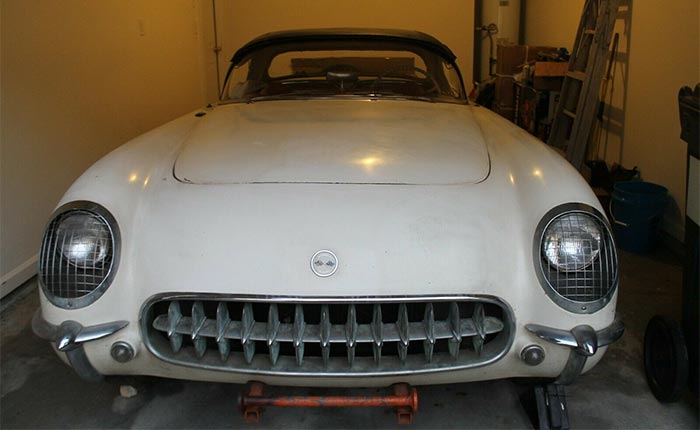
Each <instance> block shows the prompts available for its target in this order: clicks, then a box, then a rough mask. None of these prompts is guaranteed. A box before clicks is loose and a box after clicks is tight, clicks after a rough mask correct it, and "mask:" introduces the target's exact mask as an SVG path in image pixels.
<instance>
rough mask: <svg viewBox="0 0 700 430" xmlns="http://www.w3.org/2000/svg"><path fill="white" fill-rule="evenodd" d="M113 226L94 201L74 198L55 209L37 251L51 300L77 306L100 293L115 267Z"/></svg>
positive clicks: (63, 305)
mask: <svg viewBox="0 0 700 430" xmlns="http://www.w3.org/2000/svg"><path fill="white" fill-rule="evenodd" d="M108 220H109V221H108ZM110 221H111V222H110ZM115 229H116V222H114V221H113V218H112V217H111V215H110V214H109V212H107V211H106V209H104V208H102V207H101V206H99V205H97V204H95V203H90V202H74V203H70V204H68V205H66V206H64V207H62V208H60V209H59V210H58V211H57V212H56V215H55V216H54V217H53V219H52V221H51V222H50V223H49V224H48V226H47V228H46V231H45V233H44V238H43V240H42V245H41V251H40V254H39V281H40V284H41V286H42V288H43V290H44V293H45V294H46V296H47V298H48V299H49V300H50V301H52V302H53V303H54V304H57V305H59V306H62V307H69V308H77V307H82V306H85V305H87V304H89V303H91V302H92V301H94V300H96V299H97V297H99V295H100V292H101V291H104V289H106V287H107V286H108V285H107V284H108V281H109V279H108V278H109V276H110V274H111V273H112V271H113V269H114V267H115V249H116V248H115V247H117V246H118V243H116V242H117V240H116V236H115ZM117 236H118V233H117ZM97 290H99V291H97ZM91 293H95V294H92V295H91Z"/></svg>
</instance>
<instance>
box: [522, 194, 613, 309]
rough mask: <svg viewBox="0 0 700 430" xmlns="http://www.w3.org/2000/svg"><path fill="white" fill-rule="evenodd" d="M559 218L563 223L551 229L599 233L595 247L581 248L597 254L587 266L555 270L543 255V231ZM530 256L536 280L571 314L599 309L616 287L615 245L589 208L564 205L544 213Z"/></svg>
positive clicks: (597, 216)
mask: <svg viewBox="0 0 700 430" xmlns="http://www.w3.org/2000/svg"><path fill="white" fill-rule="evenodd" d="M564 217H567V218H565V219H564ZM561 219H564V222H562V223H559V225H558V226H556V227H555V228H558V229H566V228H571V229H582V228H583V229H585V228H590V227H591V226H595V227H596V228H597V229H598V230H599V231H600V240H599V243H598V244H597V245H596V246H592V245H591V244H584V246H582V248H583V249H584V250H586V251H590V250H591V249H596V248H597V249H598V253H597V255H596V256H595V257H594V258H593V259H592V260H593V261H592V262H591V263H590V264H588V265H585V266H584V267H582V268H580V269H579V270H562V269H560V268H557V267H556V266H555V265H553V264H551V262H550V261H549V260H548V258H547V256H546V255H545V252H546V251H545V249H544V239H545V232H546V230H547V229H548V227H549V226H552V225H554V223H555V222H556V221H557V220H561ZM533 254H534V257H535V266H536V267H537V269H538V270H537V272H538V277H539V278H540V282H541V284H542V286H543V288H544V290H545V292H546V293H547V295H548V296H549V297H550V298H551V299H552V300H554V301H555V302H556V303H557V304H558V305H559V306H561V307H563V308H565V309H567V310H569V311H571V312H576V313H592V312H595V311H597V310H599V309H601V308H602V307H603V306H605V305H606V304H607V303H608V302H609V301H610V298H611V297H612V294H613V292H614V290H615V288H616V287H617V283H618V270H617V269H618V267H617V266H618V265H617V251H616V249H615V243H614V241H613V237H612V234H611V232H610V228H609V226H608V223H607V222H606V221H605V218H604V217H603V216H602V215H601V214H600V213H599V212H598V211H597V210H596V209H594V208H592V207H590V206H587V205H583V204H567V205H562V206H559V207H556V208H554V209H552V210H551V211H550V212H548V213H547V214H546V215H545V216H544V217H543V219H542V221H540V224H539V226H538V228H537V233H536V236H535V249H534V250H533Z"/></svg>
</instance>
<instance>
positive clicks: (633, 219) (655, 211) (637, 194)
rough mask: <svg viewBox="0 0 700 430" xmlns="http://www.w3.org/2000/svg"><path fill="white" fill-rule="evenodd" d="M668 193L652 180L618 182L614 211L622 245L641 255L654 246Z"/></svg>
mask: <svg viewBox="0 0 700 430" xmlns="http://www.w3.org/2000/svg"><path fill="white" fill-rule="evenodd" d="M667 194H668V190H667V189H666V188H665V187H662V186H661V185H658V184H652V183H651V182H642V181H624V182H617V183H615V185H614V186H613V193H612V199H611V200H610V206H611V207H610V214H611V215H612V220H613V231H614V233H615V238H616V239H617V245H618V246H619V247H620V248H622V249H624V250H627V251H631V252H636V253H639V254H643V253H647V252H649V251H651V250H653V249H654V245H655V244H656V236H657V233H658V229H659V222H660V221H661V216H662V215H663V213H664V209H665V208H666V203H667Z"/></svg>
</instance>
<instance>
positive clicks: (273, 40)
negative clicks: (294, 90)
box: [231, 28, 457, 65]
mask: <svg viewBox="0 0 700 430" xmlns="http://www.w3.org/2000/svg"><path fill="white" fill-rule="evenodd" d="M332 40H380V41H382V40H383V41H388V42H409V43H412V44H416V45H420V46H422V47H424V48H426V49H430V50H432V51H435V52H437V53H438V54H440V55H441V56H443V57H445V59H446V60H448V61H450V62H454V61H455V59H456V58H457V57H456V56H455V54H454V53H453V52H452V51H451V50H450V48H448V47H447V46H445V45H444V44H442V43H441V42H440V41H439V40H437V39H436V38H434V37H433V36H430V35H429V34H425V33H421V32H420V31H409V30H384V29H375V28H322V29H311V30H287V31H277V32H273V33H266V34H263V35H262V36H258V37H256V38H255V39H253V40H251V41H250V42H248V43H246V44H245V45H243V47H241V49H239V50H238V51H236V53H235V54H233V58H231V62H232V63H233V64H234V65H237V64H238V63H239V62H240V61H242V60H243V59H244V58H245V57H246V56H247V55H248V54H250V53H251V52H252V51H254V50H256V49H259V48H263V47H266V46H270V45H276V44H278V43H289V42H291V43H294V42H307V41H325V42H327V41H332Z"/></svg>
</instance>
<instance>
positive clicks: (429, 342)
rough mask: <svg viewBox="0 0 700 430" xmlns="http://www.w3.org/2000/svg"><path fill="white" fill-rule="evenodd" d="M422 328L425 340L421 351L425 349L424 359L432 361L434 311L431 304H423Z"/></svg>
mask: <svg viewBox="0 0 700 430" xmlns="http://www.w3.org/2000/svg"><path fill="white" fill-rule="evenodd" d="M423 328H424V330H425V340H424V341H423V351H425V361H427V362H428V363H430V362H431V361H433V348H434V347H435V312H434V311H433V304H432V303H428V304H427V305H425V314H424V316H423Z"/></svg>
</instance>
